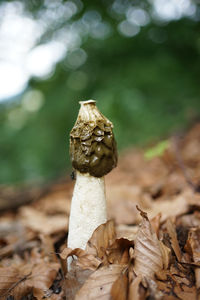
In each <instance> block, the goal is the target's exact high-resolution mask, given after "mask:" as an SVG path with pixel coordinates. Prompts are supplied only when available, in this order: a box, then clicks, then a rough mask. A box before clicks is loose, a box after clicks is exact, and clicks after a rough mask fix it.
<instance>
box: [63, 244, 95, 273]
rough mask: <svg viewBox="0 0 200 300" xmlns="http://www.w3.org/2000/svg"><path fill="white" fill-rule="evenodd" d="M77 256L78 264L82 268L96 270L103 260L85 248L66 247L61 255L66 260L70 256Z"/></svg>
mask: <svg viewBox="0 0 200 300" xmlns="http://www.w3.org/2000/svg"><path fill="white" fill-rule="evenodd" d="M73 255H75V256H77V258H78V259H77V261H76V265H77V266H79V267H80V268H82V269H89V270H96V269H97V268H98V266H99V265H100V264H101V260H100V259H98V258H96V257H95V256H94V255H93V254H88V253H87V252H86V251H85V250H83V249H80V248H76V249H73V250H72V249H71V248H65V249H64V250H63V251H62V252H61V253H60V257H61V258H62V259H63V260H66V259H67V258H68V257H69V256H73Z"/></svg>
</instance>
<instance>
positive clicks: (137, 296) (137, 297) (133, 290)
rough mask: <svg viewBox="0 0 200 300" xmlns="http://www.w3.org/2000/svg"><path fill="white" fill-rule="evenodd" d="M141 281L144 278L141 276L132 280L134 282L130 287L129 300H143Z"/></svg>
mask: <svg viewBox="0 0 200 300" xmlns="http://www.w3.org/2000/svg"><path fill="white" fill-rule="evenodd" d="M141 281H142V277H141V276H140V275H139V276H137V277H136V278H134V279H133V280H132V282H131V283H130V285H129V291H128V300H133V299H134V300H142V296H144V295H142V293H141V292H140V290H139V286H140V283H141ZM143 299H144V298H143Z"/></svg>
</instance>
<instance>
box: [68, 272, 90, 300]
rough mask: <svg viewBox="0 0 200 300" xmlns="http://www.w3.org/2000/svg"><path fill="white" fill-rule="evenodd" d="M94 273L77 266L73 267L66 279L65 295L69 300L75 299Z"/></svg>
mask: <svg viewBox="0 0 200 300" xmlns="http://www.w3.org/2000/svg"><path fill="white" fill-rule="evenodd" d="M92 273H93V271H91V270H88V269H87V270H83V269H81V268H79V267H77V266H73V267H72V268H71V270H70V272H68V273H67V274H66V278H65V287H64V290H65V295H66V299H67V300H72V299H74V297H75V295H76V293H77V292H78V290H80V288H81V287H82V285H83V284H84V282H85V281H86V280H87V279H88V277H89V276H90V275H91V274H92Z"/></svg>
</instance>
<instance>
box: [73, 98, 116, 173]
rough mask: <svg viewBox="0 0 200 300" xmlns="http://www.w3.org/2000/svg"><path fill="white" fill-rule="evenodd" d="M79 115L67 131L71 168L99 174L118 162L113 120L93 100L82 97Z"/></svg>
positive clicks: (107, 171) (110, 168)
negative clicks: (83, 99) (85, 99)
mask: <svg viewBox="0 0 200 300" xmlns="http://www.w3.org/2000/svg"><path fill="white" fill-rule="evenodd" d="M80 104H81V107H80V111H79V114H78V118H77V120H76V123H75V125H74V127H73V128H72V130H71V133H70V157H71V161H72V166H73V167H74V169H76V170H78V171H79V172H81V173H89V174H90V175H91V176H94V177H102V176H104V175H106V174H107V173H109V172H110V171H111V170H112V169H113V168H114V167H116V165H117V147H116V142H115V138H114V134H113V130H112V128H113V125H112V123H111V122H110V121H109V120H108V119H107V118H106V117H104V116H103V115H102V114H101V113H100V111H99V110H98V108H97V107H96V102H95V101H94V100H88V101H81V102H80Z"/></svg>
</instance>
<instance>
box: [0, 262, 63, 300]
mask: <svg viewBox="0 0 200 300" xmlns="http://www.w3.org/2000/svg"><path fill="white" fill-rule="evenodd" d="M59 268H60V265H59V264H58V263H45V262H41V263H38V264H36V265H34V264H31V263H30V264H29V263H28V264H24V265H22V264H21V265H19V266H10V267H4V268H0V295H1V296H2V297H5V298H6V297H8V296H9V295H14V296H15V299H16V300H20V299H21V298H22V297H23V296H26V295H27V294H28V293H29V292H30V291H33V295H34V296H35V297H36V298H37V299H38V300H40V299H42V298H43V297H44V295H45V292H46V291H47V290H48V289H49V288H50V286H51V285H52V283H53V280H54V279H55V277H56V274H57V272H58V270H59Z"/></svg>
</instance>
